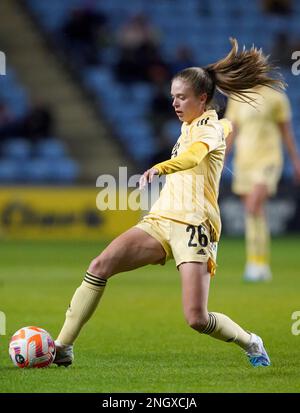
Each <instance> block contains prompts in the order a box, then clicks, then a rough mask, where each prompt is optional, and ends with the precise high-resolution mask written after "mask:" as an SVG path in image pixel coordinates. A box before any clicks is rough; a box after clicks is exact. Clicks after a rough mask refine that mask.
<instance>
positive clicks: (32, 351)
mask: <svg viewBox="0 0 300 413" xmlns="http://www.w3.org/2000/svg"><path fill="white" fill-rule="evenodd" d="M55 353H56V350H55V344H54V341H53V340H52V337H51V336H50V334H49V333H48V332H47V331H46V330H43V329H42V328H39V327H33V326H30V327H23V328H21V329H20V330H18V331H16V332H15V334H14V335H13V336H12V338H11V340H10V343H9V355H10V358H11V360H12V362H13V363H14V365H15V366H17V367H20V368H21V369H22V368H25V367H35V368H40V367H48V366H50V364H51V363H52V362H53V360H54V358H55Z"/></svg>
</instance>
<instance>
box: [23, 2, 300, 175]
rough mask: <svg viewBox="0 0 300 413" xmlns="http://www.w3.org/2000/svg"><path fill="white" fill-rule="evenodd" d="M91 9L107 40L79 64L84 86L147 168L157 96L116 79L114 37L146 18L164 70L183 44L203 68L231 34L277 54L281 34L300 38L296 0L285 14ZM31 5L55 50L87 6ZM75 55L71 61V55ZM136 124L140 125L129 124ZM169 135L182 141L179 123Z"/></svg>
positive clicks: (189, 5) (139, 5) (201, 8)
mask: <svg viewBox="0 0 300 413" xmlns="http://www.w3.org/2000/svg"><path fill="white" fill-rule="evenodd" d="M91 4H92V6H90V7H91V8H90V9H89V13H92V12H93V13H95V14H97V13H101V15H102V16H103V15H104V16H106V20H105V24H106V28H107V30H108V33H109V36H110V39H109V41H108V42H107V43H106V44H105V45H104V46H103V44H101V46H100V45H99V57H100V58H99V61H100V62H101V63H99V64H97V63H96V64H95V63H93V64H87V65H82V63H81V62H79V61H78V62H76V61H74V64H75V67H76V69H77V71H78V73H79V74H80V76H81V77H82V81H83V84H84V85H85V87H86V88H87V89H89V90H90V91H91V92H92V93H93V94H94V96H95V98H96V102H97V105H98V107H99V111H100V112H101V114H102V115H104V116H105V117H106V119H107V120H108V122H109V123H110V126H111V128H112V130H113V132H114V133H115V135H116V136H117V137H118V138H119V142H120V143H121V144H123V145H124V146H125V147H127V148H131V151H132V152H131V154H130V155H131V156H132V158H133V159H134V160H135V161H136V162H141V163H142V164H147V163H149V162H150V160H151V159H152V158H153V156H155V151H156V142H157V139H156V138H155V135H156V133H157V131H156V130H155V128H154V125H153V123H152V122H151V119H150V116H149V113H150V111H151V108H150V106H151V100H152V99H153V95H154V86H153V83H154V81H153V80H154V79H153V78H151V77H150V79H140V80H137V81H131V80H130V81H127V82H126V81H124V79H123V80H122V81H121V80H120V79H118V76H116V66H117V64H118V61H120V55H121V49H120V46H119V44H118V40H117V36H118V33H119V32H120V30H121V28H122V26H123V25H124V24H125V23H127V24H128V22H130V20H131V19H132V17H133V16H137V15H138V14H140V13H142V14H144V16H147V19H148V20H147V23H148V24H149V25H151V26H152V27H153V28H154V29H155V30H157V31H158V32H159V33H160V39H159V42H158V48H159V49H158V52H159V56H160V57H161V59H162V61H163V63H164V64H165V65H166V66H167V67H171V65H172V62H174V60H175V58H176V53H177V50H178V48H179V47H182V46H188V47H189V49H190V50H191V52H192V55H193V58H194V60H195V64H198V65H205V64H207V63H209V62H212V61H215V60H216V59H218V58H220V57H221V56H223V55H224V53H226V51H228V50H229V47H230V45H229V42H228V38H229V37H230V36H232V37H235V36H236V37H237V38H238V40H239V43H240V44H241V45H246V46H248V47H249V46H251V45H252V44H253V43H254V44H255V45H256V46H259V47H262V48H263V50H264V51H265V52H266V53H269V52H270V51H271V50H272V48H273V43H274V42H275V40H276V36H278V33H279V32H282V31H283V30H284V31H285V32H286V35H287V37H288V38H289V39H291V41H293V42H294V44H296V41H297V39H298V40H299V39H300V28H299V25H298V21H299V17H300V7H299V2H294V3H293V5H292V12H291V13H287V14H278V13H272V12H271V11H266V10H265V7H264V4H263V2H262V1H259V0H255V1H251V2H244V1H243V0H228V1H226V2H224V1H221V0H214V1H211V2H199V1H197V0H184V1H181V0H175V1H171V0H161V1H159V2H158V1H153V2H145V1H142V0H132V1H130V2H126V3H124V2H123V1H122V0H113V1H110V2H94V3H91ZM27 5H28V6H29V7H30V9H31V10H32V11H33V12H34V14H35V16H36V17H37V18H38V19H39V21H40V23H41V25H42V27H43V29H44V31H45V33H46V34H47V35H48V36H49V37H51V38H52V40H53V41H54V44H56V45H57V46H59V44H58V39H60V36H61V28H62V27H63V26H64V24H65V22H66V21H67V19H68V18H69V17H70V15H71V13H72V10H74V8H76V7H77V8H78V10H80V9H81V10H87V8H86V7H87V3H86V2H85V1H74V0H72V1H71V0H66V1H63V2H61V1H60V0H53V1H51V2H41V1H39V0H27ZM140 56H141V55H140ZM72 57H73V58H74V55H73V56H72ZM137 63H140V61H139V59H138V60H137V59H136V60H135V64H137ZM282 72H283V74H284V77H285V79H286V81H287V83H288V85H289V87H288V94H289V97H290V99H291V103H292V107H293V108H294V111H293V112H294V118H293V122H294V127H295V131H296V132H297V140H298V142H299V141H300V135H299V131H300V114H299V113H298V111H297V110H296V108H297V107H298V106H299V101H300V95H299V91H298V90H297V88H296V87H295V82H296V81H297V79H296V77H295V76H293V75H292V74H291V72H290V69H289V68H285V67H282ZM165 81H166V82H168V81H169V76H168V75H167V76H165ZM133 124H134V125H135V127H132V126H131V125H133ZM164 130H165V131H167V133H170V142H172V141H174V139H175V137H176V135H178V132H179V130H180V125H179V123H178V122H176V121H171V123H170V121H169V120H168V121H167V125H166V127H165V128H164ZM132 143H134V145H132ZM290 173H291V171H290V170H289V169H288V167H286V168H285V170H284V175H285V176H289V175H290ZM229 177H230V176H229Z"/></svg>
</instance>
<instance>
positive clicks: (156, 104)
mask: <svg viewBox="0 0 300 413" xmlns="http://www.w3.org/2000/svg"><path fill="white" fill-rule="evenodd" d="M173 117H174V109H173V107H172V101H171V96H170V85H169V83H168V82H157V83H156V85H155V91H154V95H153V98H152V100H151V103H150V120H151V122H152V124H153V126H154V130H155V132H156V133H159V132H160V131H161V129H162V127H163V125H164V123H165V122H167V121H168V120H169V119H172V118H173Z"/></svg>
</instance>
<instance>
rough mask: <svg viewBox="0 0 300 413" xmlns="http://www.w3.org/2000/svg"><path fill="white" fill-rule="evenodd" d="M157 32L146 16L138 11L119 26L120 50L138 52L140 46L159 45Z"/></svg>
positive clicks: (155, 46) (118, 39)
mask: <svg viewBox="0 0 300 413" xmlns="http://www.w3.org/2000/svg"><path fill="white" fill-rule="evenodd" d="M159 37H160V36H159V32H158V30H157V29H156V28H155V27H154V26H153V25H152V24H150V22H149V21H148V19H147V17H146V16H145V15H144V14H142V13H140V14H136V15H135V16H133V17H131V18H130V20H129V21H128V22H127V23H125V25H124V26H123V27H121V29H120V31H119V33H118V38H117V41H118V44H119V47H120V48H121V50H125V51H128V52H129V51H133V52H138V51H139V50H140V48H142V47H145V46H146V45H147V46H152V47H153V48H157V47H158V45H159Z"/></svg>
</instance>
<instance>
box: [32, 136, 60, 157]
mask: <svg viewBox="0 0 300 413" xmlns="http://www.w3.org/2000/svg"><path fill="white" fill-rule="evenodd" d="M34 152H35V156H37V157H40V158H44V159H49V160H53V159H60V158H64V157H65V156H66V147H65V144H64V143H63V142H62V141H60V140H58V139H56V138H52V139H49V138H47V139H45V140H43V141H40V142H38V143H37V144H36V146H35V151H34Z"/></svg>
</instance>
